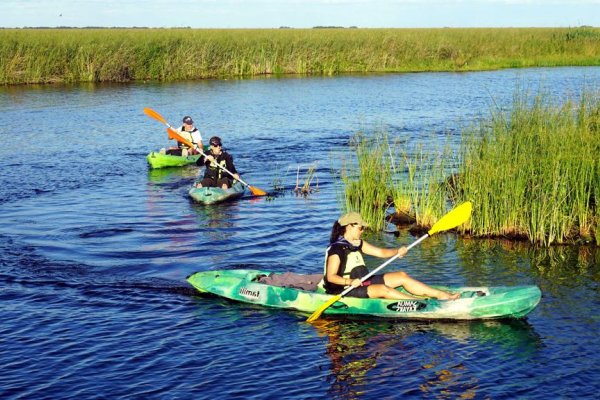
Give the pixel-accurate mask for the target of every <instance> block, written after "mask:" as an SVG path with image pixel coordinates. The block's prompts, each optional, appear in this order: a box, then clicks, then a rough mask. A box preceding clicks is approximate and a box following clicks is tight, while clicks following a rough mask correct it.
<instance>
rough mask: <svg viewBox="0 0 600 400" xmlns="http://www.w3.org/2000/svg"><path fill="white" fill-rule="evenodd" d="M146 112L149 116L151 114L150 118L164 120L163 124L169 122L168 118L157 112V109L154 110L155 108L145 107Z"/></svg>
mask: <svg viewBox="0 0 600 400" xmlns="http://www.w3.org/2000/svg"><path fill="white" fill-rule="evenodd" d="M144 114H146V115H147V116H149V117H150V118H154V119H155V120H157V121H160V122H162V123H163V124H165V125H168V124H167V120H166V119H164V118H163V117H162V115H160V114H159V113H157V112H156V111H154V110H153V109H151V108H148V107H146V108H144Z"/></svg>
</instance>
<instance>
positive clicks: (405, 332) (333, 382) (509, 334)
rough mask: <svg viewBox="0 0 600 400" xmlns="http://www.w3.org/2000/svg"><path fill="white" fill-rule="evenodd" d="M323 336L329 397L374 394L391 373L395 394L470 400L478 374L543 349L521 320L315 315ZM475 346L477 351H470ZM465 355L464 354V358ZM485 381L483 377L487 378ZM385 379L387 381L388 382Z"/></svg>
mask: <svg viewBox="0 0 600 400" xmlns="http://www.w3.org/2000/svg"><path fill="white" fill-rule="evenodd" d="M314 327H315V328H316V330H317V333H318V335H319V336H321V337H326V338H327V345H326V352H327V355H328V356H329V358H330V360H331V375H330V379H329V384H330V393H329V394H330V395H331V397H332V398H342V399H356V398H360V397H363V396H364V395H365V393H368V394H369V395H376V394H377V393H376V391H377V390H378V389H376V387H377V386H378V384H379V381H380V380H382V381H385V380H387V379H389V378H391V377H393V378H394V379H395V381H396V382H398V381H399V380H398V376H401V377H402V379H401V385H400V386H399V387H398V395H399V396H401V395H412V396H418V397H422V396H425V395H432V394H433V395H434V396H437V395H441V396H442V397H451V398H459V397H465V398H474V397H477V395H481V393H478V385H479V384H480V383H479V378H478V372H479V371H481V370H485V369H486V368H488V369H489V368H490V366H493V367H492V368H497V367H498V365H502V364H503V363H507V362H515V358H516V359H517V360H520V361H517V362H519V363H520V362H521V361H525V360H527V359H530V358H531V357H533V356H534V355H535V353H537V352H538V350H539V349H540V348H541V347H543V343H542V340H541V338H540V337H539V335H538V334H537V333H536V332H535V331H534V330H533V327H532V326H531V325H530V324H529V323H528V322H527V321H525V320H505V321H471V322H387V321H381V322H379V321H376V322H365V321H348V320H334V319H321V320H317V321H316V322H315V323H314ZM475 349H477V353H475V351H474V350H475ZM465 355H466V356H465ZM488 380H489V379H488ZM388 383H389V382H388Z"/></svg>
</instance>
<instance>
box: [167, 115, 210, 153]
mask: <svg viewBox="0 0 600 400" xmlns="http://www.w3.org/2000/svg"><path fill="white" fill-rule="evenodd" d="M177 133H179V134H180V135H181V136H182V137H183V138H185V139H187V140H188V141H190V142H192V143H193V144H195V145H197V146H198V148H200V149H202V148H203V147H202V135H201V134H200V131H199V130H198V128H196V127H195V126H194V120H193V119H192V117H190V116H185V117H183V125H181V126H180V127H179V128H178V129H177ZM166 154H169V155H172V156H184V157H186V156H188V155H190V154H198V152H197V151H196V150H195V149H190V148H189V147H188V146H186V144H185V143H181V142H177V147H172V148H170V149H169V150H167V151H166Z"/></svg>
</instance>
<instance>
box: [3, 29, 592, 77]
mask: <svg viewBox="0 0 600 400" xmlns="http://www.w3.org/2000/svg"><path fill="white" fill-rule="evenodd" d="M598 54H600V29H599V28H593V27H577V28H464V29H463V28H440V29H361V28H355V27H350V28H338V27H336V28H329V27H315V28H313V29H288V28H286V27H281V28H280V29H189V28H172V29H163V28H153V29H146V28H128V29H123V28H119V29H100V28H98V29H91V28H90V29H72V28H64V29H1V30H0V83H1V84H4V85H7V84H25V83H55V82H130V81H147V80H153V81H154V80H159V81H177V80H193V79H206V78H222V77H246V76H256V75H269V74H274V75H281V74H318V75H335V74H339V73H347V72H419V71H479V70H491V69H501V68H524V67H536V66H575V65H577V66H584V65H585V66H597V65H600V57H598Z"/></svg>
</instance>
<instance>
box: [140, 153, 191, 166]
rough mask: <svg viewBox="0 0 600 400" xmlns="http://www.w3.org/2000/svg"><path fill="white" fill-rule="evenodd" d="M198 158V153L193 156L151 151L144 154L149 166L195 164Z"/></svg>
mask: <svg viewBox="0 0 600 400" xmlns="http://www.w3.org/2000/svg"><path fill="white" fill-rule="evenodd" d="M198 158H200V155H198V154H197V155H193V156H185V157H184V156H172V155H169V154H161V153H159V152H157V151H153V152H151V153H150V154H148V155H147V156H146V160H147V161H148V165H149V166H150V168H153V169H154V168H168V167H183V166H185V165H189V164H195V163H196V161H197V160H198Z"/></svg>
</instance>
